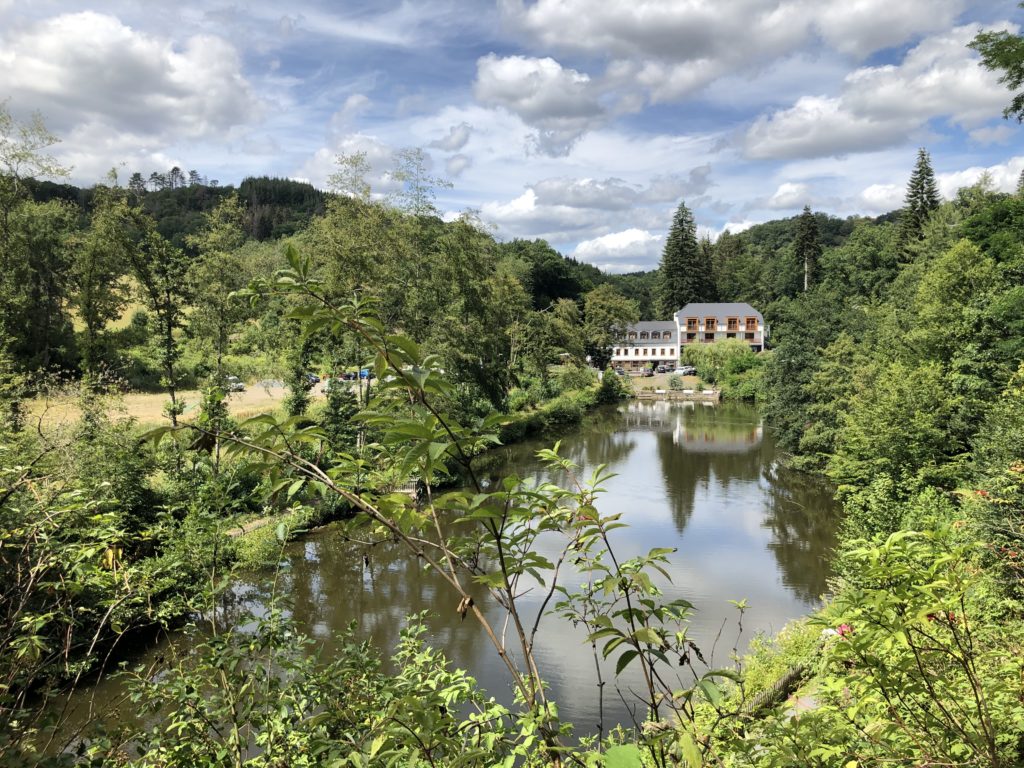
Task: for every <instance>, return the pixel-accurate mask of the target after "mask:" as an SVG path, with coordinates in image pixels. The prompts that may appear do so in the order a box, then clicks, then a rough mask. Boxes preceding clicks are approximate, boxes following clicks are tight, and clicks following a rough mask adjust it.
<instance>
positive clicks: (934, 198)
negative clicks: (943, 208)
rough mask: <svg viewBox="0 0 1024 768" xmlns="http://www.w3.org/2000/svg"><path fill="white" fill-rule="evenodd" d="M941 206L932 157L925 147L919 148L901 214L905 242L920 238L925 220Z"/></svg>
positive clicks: (901, 231) (901, 226) (902, 236)
mask: <svg viewBox="0 0 1024 768" xmlns="http://www.w3.org/2000/svg"><path fill="white" fill-rule="evenodd" d="M938 207H939V188H938V185H937V184H936V183H935V172H934V171H933V170H932V162H931V158H930V157H929V155H928V151H927V150H926V149H924V148H923V147H922V148H921V149H919V150H917V164H916V165H915V166H914V172H913V173H912V174H911V176H910V182H909V183H908V184H907V196H906V198H905V199H904V205H903V211H902V213H901V214H900V234H901V239H902V241H903V242H904V244H906V243H909V242H912V241H915V240H920V239H921V237H922V236H923V232H924V225H925V222H926V221H928V217H929V216H931V213H932V211H934V210H935V209H936V208H938Z"/></svg>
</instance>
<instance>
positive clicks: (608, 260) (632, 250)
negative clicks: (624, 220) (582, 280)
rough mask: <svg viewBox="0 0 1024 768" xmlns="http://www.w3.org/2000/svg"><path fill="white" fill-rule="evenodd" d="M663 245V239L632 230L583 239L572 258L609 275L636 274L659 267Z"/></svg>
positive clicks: (644, 231) (645, 232)
mask: <svg viewBox="0 0 1024 768" xmlns="http://www.w3.org/2000/svg"><path fill="white" fill-rule="evenodd" d="M663 245H664V239H663V238H662V237H660V236H658V235H654V234H651V233H650V232H648V231H647V230H643V229H636V228H633V229H626V230H623V231H621V232H612V233H609V234H607V235H602V236H601V237H595V238H594V239H592V240H584V241H583V242H581V243H580V244H579V245H577V246H576V249H575V250H574V251H573V252H572V256H573V258H576V259H579V260H580V261H585V262H587V263H589V264H593V265H594V266H596V267H599V268H600V269H602V270H605V271H607V272H636V271H639V270H649V269H653V268H654V267H656V266H657V265H658V259H659V258H660V255H661V250H662V247H663Z"/></svg>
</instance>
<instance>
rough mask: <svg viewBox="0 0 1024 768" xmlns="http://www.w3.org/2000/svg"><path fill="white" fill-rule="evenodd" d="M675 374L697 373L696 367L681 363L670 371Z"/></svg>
mask: <svg viewBox="0 0 1024 768" xmlns="http://www.w3.org/2000/svg"><path fill="white" fill-rule="evenodd" d="M672 373H674V374H675V375H676V376H693V375H695V374H696V373H697V369H696V368H694V367H693V366H692V365H681V366H679V367H678V368H676V369H675V370H674V371H672Z"/></svg>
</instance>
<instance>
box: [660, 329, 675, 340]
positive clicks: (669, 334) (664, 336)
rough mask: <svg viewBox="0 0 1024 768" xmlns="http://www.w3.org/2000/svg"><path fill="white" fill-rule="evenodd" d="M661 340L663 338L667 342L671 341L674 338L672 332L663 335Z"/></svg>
mask: <svg viewBox="0 0 1024 768" xmlns="http://www.w3.org/2000/svg"><path fill="white" fill-rule="evenodd" d="M661 338H663V339H664V340H665V341H668V340H669V339H671V338H672V331H665V332H664V333H663V334H661Z"/></svg>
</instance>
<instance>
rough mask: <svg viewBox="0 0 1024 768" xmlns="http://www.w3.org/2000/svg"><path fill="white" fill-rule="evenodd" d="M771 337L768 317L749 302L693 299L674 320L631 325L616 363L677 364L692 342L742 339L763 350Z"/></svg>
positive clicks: (634, 366)
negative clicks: (695, 301) (765, 322)
mask: <svg viewBox="0 0 1024 768" xmlns="http://www.w3.org/2000/svg"><path fill="white" fill-rule="evenodd" d="M767 338H768V328H767V327H766V326H765V324H764V317H763V316H762V315H761V313H760V312H758V311H757V310H756V309H754V308H753V307H752V306H750V305H749V304H747V303H745V302H731V303H690V304H687V305H686V306H685V307H683V308H682V309H681V310H679V311H678V312H676V313H675V315H673V318H672V320H667V321H666V320H653V321H652V320H648V321H644V322H641V323H637V324H636V325H631V326H629V328H627V329H626V337H625V338H624V339H621V340H620V341H619V342H618V344H616V345H615V346H614V347H613V348H612V365H613V366H615V367H616V368H622V369H624V370H625V371H642V370H644V369H646V368H656V367H657V366H659V365H664V366H666V367H671V368H674V367H676V366H677V365H678V364H679V359H680V356H681V355H682V353H683V350H684V349H686V346H687V345H688V344H711V343H714V342H716V341H723V340H725V339H739V340H741V341H745V342H746V343H747V344H749V345H750V348H751V349H752V350H754V351H755V352H760V351H762V350H763V349H764V345H765V340H766V339H767Z"/></svg>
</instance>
